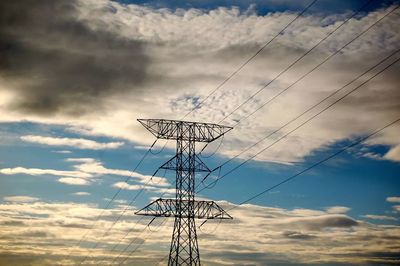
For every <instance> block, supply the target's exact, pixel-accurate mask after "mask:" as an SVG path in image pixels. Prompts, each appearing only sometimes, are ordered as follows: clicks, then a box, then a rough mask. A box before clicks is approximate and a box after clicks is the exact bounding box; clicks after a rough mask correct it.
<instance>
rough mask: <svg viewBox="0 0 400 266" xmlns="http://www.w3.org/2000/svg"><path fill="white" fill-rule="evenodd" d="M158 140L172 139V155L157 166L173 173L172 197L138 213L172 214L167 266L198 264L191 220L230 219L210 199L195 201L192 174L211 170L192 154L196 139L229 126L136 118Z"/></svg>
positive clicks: (212, 136)
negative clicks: (173, 151)
mask: <svg viewBox="0 0 400 266" xmlns="http://www.w3.org/2000/svg"><path fill="white" fill-rule="evenodd" d="M138 121H139V122H140V123H141V124H142V125H143V126H144V127H145V128H146V129H147V130H149V131H150V132H151V133H152V134H153V135H154V136H155V137H156V138H158V139H167V140H176V155H175V156H174V157H172V158H171V159H170V160H168V161H167V162H166V163H164V164H163V165H162V166H161V167H160V168H161V169H167V170H174V171H175V172H176V196H175V199H162V198H159V199H157V200H155V201H153V202H152V203H150V204H149V205H147V206H146V207H144V208H143V209H141V210H139V211H137V212H136V214H138V215H146V216H154V217H175V223H174V231H173V233H172V240H171V247H170V251H169V259H168V265H169V266H177V265H200V253H199V248H198V244H197V233H196V224H195V219H232V217H231V216H230V215H229V214H228V213H226V212H225V211H224V210H223V209H222V208H221V207H220V206H218V204H217V203H215V202H214V201H196V200H195V173H196V172H208V173H210V172H211V170H210V169H209V168H208V167H207V166H206V165H205V164H204V163H203V162H202V161H201V160H200V158H199V157H198V156H197V155H196V148H195V144H196V142H206V143H209V142H212V141H214V140H216V139H218V138H219V137H221V136H222V135H224V134H225V133H226V132H228V131H229V130H231V129H232V128H231V127H226V126H221V125H216V124H207V123H198V122H187V121H178V120H164V119H138Z"/></svg>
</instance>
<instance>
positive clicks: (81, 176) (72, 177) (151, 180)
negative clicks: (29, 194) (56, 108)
mask: <svg viewBox="0 0 400 266" xmlns="http://www.w3.org/2000/svg"><path fill="white" fill-rule="evenodd" d="M65 161H66V162H70V163H73V165H72V167H73V168H74V169H75V170H72V171H71V170H57V169H42V168H25V167H14V168H0V174H4V175H18V174H25V175H32V176H44V175H51V176H57V177H60V178H59V179H58V181H59V182H60V183H64V184H68V185H89V184H90V183H91V182H96V180H97V178H98V177H100V176H104V175H111V176H114V177H128V178H129V179H130V180H131V181H134V182H138V183H140V184H141V185H130V184H127V183H126V184H125V185H124V184H123V182H119V183H118V185H117V186H118V187H121V186H127V188H128V189H133V188H135V189H140V188H141V187H142V186H143V184H148V185H149V186H151V187H153V186H155V187H167V186H169V185H170V184H169V182H168V180H167V179H166V178H165V177H160V176H149V175H143V174H141V173H138V172H134V171H130V170H125V169H116V168H107V167H105V166H104V165H103V164H102V162H100V161H98V160H95V159H92V158H68V159H66V160H65Z"/></svg>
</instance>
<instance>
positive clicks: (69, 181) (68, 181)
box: [58, 177, 89, 185]
mask: <svg viewBox="0 0 400 266" xmlns="http://www.w3.org/2000/svg"><path fill="white" fill-rule="evenodd" d="M58 182H60V183H64V184H68V185H89V181H88V180H86V179H83V178H75V177H62V178H59V179H58Z"/></svg>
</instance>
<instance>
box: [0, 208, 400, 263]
mask: <svg viewBox="0 0 400 266" xmlns="http://www.w3.org/2000/svg"><path fill="white" fill-rule="evenodd" d="M125 203H126V202H123V201H121V204H125ZM218 203H219V204H220V205H221V206H223V207H224V208H226V207H228V208H232V207H235V209H232V210H231V211H229V212H230V214H231V215H233V217H234V220H228V221H223V222H222V223H221V224H220V225H218V221H209V222H208V223H206V224H204V225H203V226H202V229H201V230H199V231H198V241H199V247H200V250H201V253H202V260H203V261H204V263H205V264H207V265H231V264H241V265H243V264H251V265H266V264H273V265H275V263H278V262H279V263H280V264H283V265H292V264H293V265H324V264H327V265H338V264H346V265H362V264H368V263H370V262H371V261H372V260H373V262H374V263H375V264H377V265H378V264H379V265H390V264H391V263H392V264H393V263H394V262H395V260H396V257H395V256H393V254H395V252H396V251H397V250H396V247H395V245H393V243H396V242H397V241H399V240H400V238H399V237H398V234H399V232H400V228H399V226H396V225H385V226H383V225H378V224H373V223H363V222H361V221H356V220H354V219H353V218H351V217H349V216H345V215H332V214H329V213H327V212H322V213H321V212H320V211H316V210H313V209H302V211H295V210H296V209H295V210H288V209H284V208H276V207H263V206H257V205H252V204H247V205H246V206H237V205H234V204H232V203H229V202H218ZM313 211H314V212H313ZM306 212H308V213H309V214H310V215H308V216H304V215H305V213H306ZM120 213H121V209H120V208H119V206H115V207H114V208H113V207H111V208H110V209H107V210H105V209H102V208H99V207H98V206H96V205H90V204H84V203H80V204H77V203H68V202H57V203H56V202H54V203H45V202H40V201H36V202H27V203H24V204H21V203H19V202H15V203H14V202H9V203H7V204H0V242H1V243H2V245H1V247H3V249H2V250H1V251H2V254H3V255H2V256H4V255H5V254H8V255H10V256H14V261H16V262H20V261H24V260H25V259H27V258H29V259H28V260H31V259H33V258H34V260H36V262H37V263H39V264H40V265H45V264H46V263H45V262H44V261H45V260H47V259H48V260H50V261H55V260H52V258H53V259H54V258H63V260H62V261H61V260H59V261H60V264H64V265H66V264H73V263H76V262H77V261H80V260H82V259H83V257H84V256H86V255H87V254H88V252H89V253H90V254H91V255H90V256H89V258H88V263H89V264H106V263H109V262H110V261H111V260H112V259H113V258H114V257H115V253H114V252H110V250H111V249H112V247H113V246H114V245H115V244H117V243H118V241H120V240H121V241H122V242H121V243H120V245H121V247H124V246H123V245H127V244H129V243H130V241H133V240H135V239H136V242H135V243H136V244H134V245H135V246H134V247H136V245H137V243H143V245H142V246H141V249H140V250H141V252H140V253H137V252H135V253H133V254H132V256H131V257H130V263H133V264H140V263H141V262H143V257H148V258H149V264H155V263H157V262H158V261H159V260H160V259H161V258H162V257H164V256H165V254H167V253H166V252H167V251H168V247H169V241H170V237H171V230H172V226H173V219H167V220H165V221H164V220H163V219H162V218H159V219H156V220H155V221H154V222H153V223H152V225H151V226H150V227H151V231H150V230H149V229H148V222H149V221H150V218H149V219H148V220H146V219H140V218H141V216H136V215H130V214H127V215H125V216H124V217H123V218H122V219H121V220H120V221H119V222H118V223H117V224H115V226H114V227H113V229H112V230H111V231H110V233H109V234H107V235H106V236H105V237H104V238H101V236H102V235H104V229H105V228H109V227H110V226H111V224H113V222H114V218H113V217H116V216H118V215H119V214H120ZM300 213H301V214H300ZM313 213H314V214H313ZM100 214H102V215H101V216H100V218H99V221H98V222H97V223H96V224H94V226H93V217H98V216H99V215H100ZM139 219H140V220H139ZM297 221H300V222H297ZM344 221H346V222H344ZM348 221H352V222H351V224H354V223H357V225H356V226H354V225H350V224H349V222H348ZM316 224H318V226H317V227H315V225H316ZM310 225H312V226H310ZM322 225H323V226H322ZM92 226H93V229H92V230H91V232H92V233H91V234H88V236H87V239H86V241H91V242H97V241H100V246H99V247H98V248H96V249H94V248H90V247H88V246H87V245H82V246H80V247H78V246H76V243H77V242H78V241H79V240H80V239H81V238H82V235H84V234H85V233H86V232H87V230H88V228H92ZM316 229H317V230H316ZM129 230H132V233H131V234H129V235H128V237H126V238H123V237H124V235H125V234H126V233H127V232H128V231H129ZM153 231H154V232H153ZM9 232H13V237H12V238H9V237H7V236H9V235H10V234H9ZM150 232H153V233H150ZM142 236H143V237H142ZM44 239H45V240H46V241H43V240H44ZM143 239H145V241H144V242H143ZM238 239H240V242H238ZM21 240H24V241H22V242H21ZM5 243H6V245H3V244H5ZM4 247H8V248H4ZM105 247H106V248H105ZM134 247H132V248H134ZM16 251H18V252H16ZM71 251H72V252H73V253H74V256H68V254H70V252H71ZM379 254H381V255H379ZM383 254H386V255H387V256H383ZM390 254H392V255H390ZM126 255H127V254H126V253H124V254H122V255H121V259H122V258H125V256H126ZM100 257H101V262H99V260H100ZM2 258H4V257H0V261H1V260H2Z"/></svg>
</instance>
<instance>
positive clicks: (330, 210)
mask: <svg viewBox="0 0 400 266" xmlns="http://www.w3.org/2000/svg"><path fill="white" fill-rule="evenodd" d="M349 210H350V208H348V207H345V206H333V207H329V208H326V212H327V213H332V214H341V213H346V212H348V211H349Z"/></svg>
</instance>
